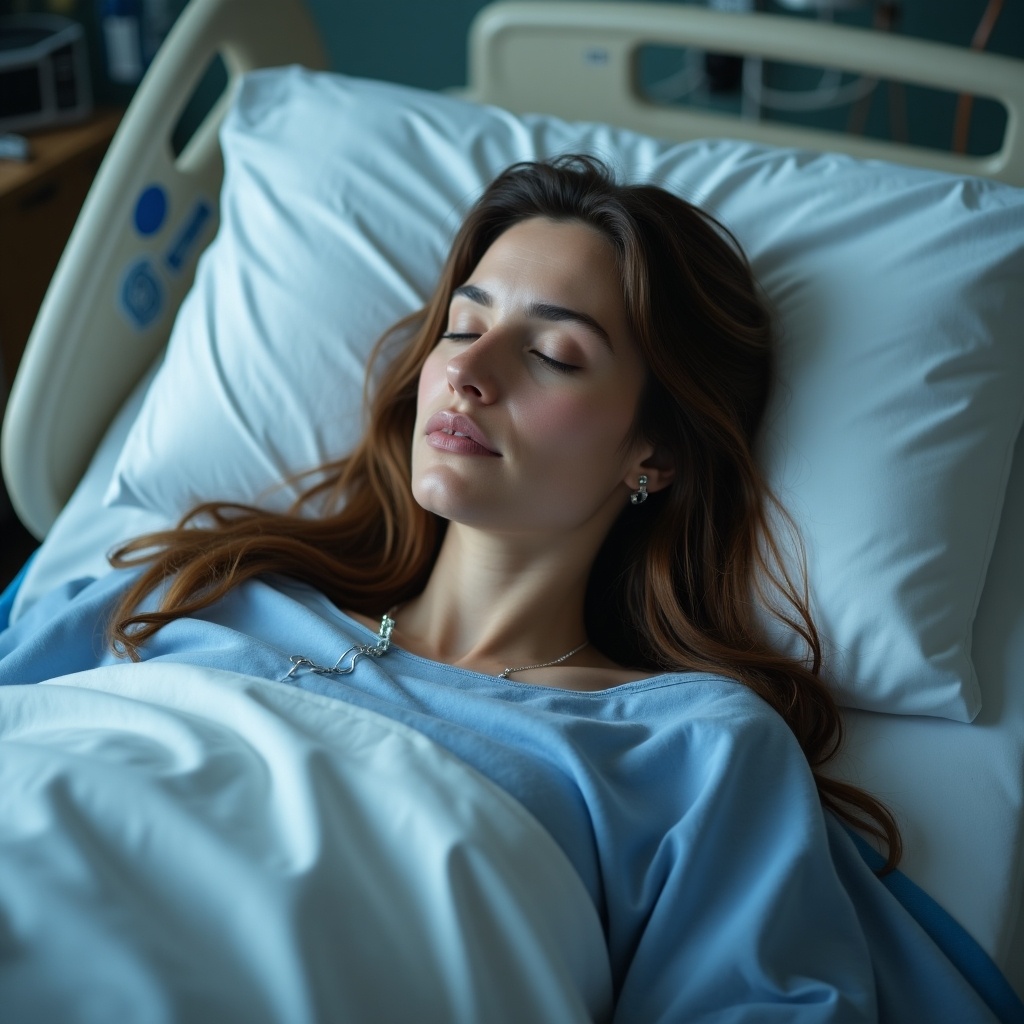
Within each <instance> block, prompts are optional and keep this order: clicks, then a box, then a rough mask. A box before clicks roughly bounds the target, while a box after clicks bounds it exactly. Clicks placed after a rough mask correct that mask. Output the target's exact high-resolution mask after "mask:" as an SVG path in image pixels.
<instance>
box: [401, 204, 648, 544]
mask: <svg viewBox="0 0 1024 1024" xmlns="http://www.w3.org/2000/svg"><path fill="white" fill-rule="evenodd" d="M644 377H645V368H644V365H643V362H642V360H641V357H640V355H639V353H638V352H637V350H636V348H635V345H634V343H633V340H632V338H631V337H630V332H629V327H628V324H627V322H626V313H625V309H624V304H623V300H622V293H621V288H620V284H619V275H618V270H617V267H616V261H615V255H614V251H613V249H612V247H611V244H610V243H609V242H608V241H607V240H606V239H605V238H604V236H603V235H601V234H600V233H598V232H597V231H595V230H594V229H592V228H590V227H588V226H586V225H584V224H582V223H580V222H577V221H550V220H546V219H541V218H534V219H531V220H527V221H523V222H521V223H519V224H516V225H514V226H513V227H511V228H509V229H508V230H507V231H506V232H505V233H504V234H502V235H501V236H500V237H499V238H498V239H497V241H495V242H494V244H493V245H492V246H491V247H490V248H489V249H488V250H487V252H486V253H485V254H484V256H483V258H482V259H481V260H480V262H479V264H478V265H477V266H476V268H475V269H474V270H473V272H472V273H471V274H470V276H469V279H468V280H467V281H466V282H465V283H464V284H463V285H462V286H461V287H459V288H457V289H456V291H455V294H454V295H453V297H452V300H451V307H450V310H449V317H448V327H447V331H446V333H445V334H444V335H443V336H442V338H441V339H440V341H439V342H438V343H437V346H436V347H435V348H434V350H433V351H432V352H431V354H430V356H429V357H428V358H427V361H426V363H425V364H424V366H423V370H422V371H421V373H420V381H419V396H418V404H417V415H416V428H415V434H414V438H413V451H412V487H413V494H414V496H415V498H416V500H417V501H418V502H419V503H420V504H421V505H422V506H423V507H424V508H426V509H428V510H430V511H433V512H436V513H437V514H438V515H440V516H443V517H444V518H446V519H450V520H452V521H455V522H461V523H466V524H469V525H474V526H478V527H481V528H488V529H494V530H500V531H506V532H517V533H518V532H522V531H547V532H552V531H554V532H558V531H566V530H573V529H576V528H578V527H580V526H581V525H583V524H586V523H594V524H596V527H597V528H598V529H600V530H602V531H605V530H606V529H607V528H608V527H609V526H610V524H611V522H612V521H613V520H614V518H615V516H616V515H618V513H619V511H620V510H621V509H622V508H623V506H624V505H625V504H626V503H627V502H628V500H629V498H628V496H629V491H630V490H631V489H633V488H635V487H636V483H637V477H638V475H639V473H640V472H641V471H642V470H641V469H640V468H638V467H639V463H640V462H641V461H642V460H643V459H644V458H646V457H647V456H648V455H649V454H650V448H649V447H647V448H646V449H645V448H644V447H643V446H639V447H638V446H632V447H629V446H627V445H626V444H625V441H626V438H627V436H628V434H629V433H630V427H631V425H632V423H633V420H634V416H635V414H636V409H637V402H638V400H639V396H640V392H641V389H642V387H643V383H644ZM602 536H603V532H602Z"/></svg>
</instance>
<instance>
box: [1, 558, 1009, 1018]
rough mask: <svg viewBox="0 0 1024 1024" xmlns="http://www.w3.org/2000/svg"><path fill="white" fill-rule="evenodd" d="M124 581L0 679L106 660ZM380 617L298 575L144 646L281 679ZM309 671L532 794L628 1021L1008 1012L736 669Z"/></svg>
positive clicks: (66, 614)
mask: <svg viewBox="0 0 1024 1024" xmlns="http://www.w3.org/2000/svg"><path fill="white" fill-rule="evenodd" d="M127 581H128V576H127V575H126V574H125V573H111V574H110V575H109V576H107V577H105V578H103V579H101V580H99V581H95V582H91V581H82V582H80V583H78V584H73V585H70V586H68V587H66V588H63V590H62V591H60V592H58V593H55V594H53V595H51V596H50V597H49V598H46V599H44V600H42V601H41V602H39V603H38V604H37V605H35V606H34V607H33V608H31V609H30V610H29V612H28V613H27V614H26V615H25V616H23V617H22V618H21V619H20V620H19V621H18V622H17V623H15V625H14V626H12V627H11V628H10V629H8V630H7V631H6V632H5V633H3V634H0V684H5V683H31V682H37V681H40V680H43V679H48V678H53V677H55V676H59V675H63V674H66V673H69V672H76V671H81V670H84V669H89V668H93V667H95V666H96V665H98V664H102V663H109V662H111V661H112V660H113V659H112V656H111V655H110V654H109V652H108V651H107V650H106V648H105V641H104V636H103V627H104V623H105V621H106V615H107V613H108V611H109V606H110V602H111V601H112V599H113V598H115V597H116V595H117V593H118V592H119V591H120V589H121V588H122V587H123V586H124V585H125V584H126V582H127ZM372 640H373V635H372V634H371V633H370V632H369V631H368V630H366V629H365V628H364V627H362V626H361V625H360V624H358V623H356V622H355V621H353V620H352V619H350V618H349V617H347V616H345V615H343V614H342V613H341V612H339V611H338V610H337V609H336V608H335V607H334V606H333V605H332V604H331V603H330V602H329V601H327V600H326V598H324V597H323V596H322V595H320V594H318V593H316V592H315V591H314V590H312V589H310V588H308V587H306V586H303V585H301V584H298V583H295V582H291V581H286V580H284V579H280V578H275V579H274V580H273V581H272V583H271V582H253V583H249V584H245V585H244V586H242V587H240V588H238V589H236V590H235V591H234V592H233V593H232V594H230V595H229V596H228V597H227V598H226V599H225V600H223V601H222V602H220V603H219V604H218V605H216V606H215V607H213V608H211V609H208V610H207V611H206V612H205V613H204V614H203V615H202V616H201V617H197V618H192V619H185V620H180V621H178V622H175V623H173V624H171V625H169V626H168V627H166V628H165V629H163V630H162V631H161V632H160V633H158V634H157V636H156V637H155V638H153V640H151V641H150V642H149V643H148V644H147V645H146V646H145V648H143V654H144V657H145V658H146V659H147V660H150V659H167V660H172V661H176V662H185V663H192V664H199V665H204V666H209V667H214V668H221V669H228V670H233V671H237V672H243V673H246V674H249V675H255V676H260V677H264V678H267V679H272V680H282V679H283V678H284V677H285V676H286V674H287V673H288V671H289V669H290V668H291V664H290V662H289V656H290V655H293V654H301V655H304V656H305V657H308V658H310V659H312V660H313V661H314V662H315V663H317V664H319V665H332V664H334V662H335V660H336V659H337V657H338V655H339V653H340V651H341V650H342V649H344V648H345V647H347V646H349V644H350V643H353V642H361V643H366V642H372ZM282 685H295V686H300V687H303V688H305V689H309V690H312V691H315V692H317V693H321V694H325V695H327V696H330V697H334V698H337V699H338V700H343V701H349V702H351V703H352V704H356V705H359V706H362V707H365V708H368V709H370V710H372V711H376V712H379V713H383V714H385V715H387V716H390V717H391V718H393V719H397V720H399V721H401V722H403V723H405V724H407V725H409V726H411V727H413V728H415V729H418V730H419V731H421V732H422V733H424V734H426V735H427V736H428V737H430V738H431V739H433V740H434V741H435V742H437V743H439V744H441V745H442V746H444V747H445V748H447V749H448V750H449V751H451V752H452V753H454V754H455V755H457V756H458V757H460V758H461V759H463V760H464V761H465V762H467V763H468V764H470V765H471V766H472V767H473V768H475V769H477V770H478V771H480V772H481V773H483V774H484V775H485V776H487V777H488V778H489V779H491V780H492V781H493V782H495V783H497V784H498V785H499V786H501V787H502V788H503V789H505V790H506V791H507V792H508V793H510V794H511V795H512V796H514V797H515V798H516V799H517V800H518V801H520V803H521V804H523V805H524V806H525V807H526V808H527V809H528V810H529V811H530V812H531V813H532V814H533V815H534V817H535V818H537V819H538V820H539V821H540V822H541V823H542V824H543V825H544V826H545V827H546V828H547V830H548V831H549V832H550V834H551V835H552V836H553V837H554V839H555V840H556V841H557V842H558V843H559V845H560V846H561V848H562V849H563V850H564V851H565V853H566V854H567V856H568V857H569V859H570V861H571V862H572V864H573V865H574V866H575V868H576V870H577V872H578V873H579V876H580V878H581V879H582V880H583V883H584V885H585V886H586V888H587V890H588V892H589V893H590V895H591V898H592V899H593V901H594V904H595V906H596V908H597V910H598V913H599V915H600V918H601V920H602V922H603V925H604V928H605V934H606V939H607V944H608V949H609V955H610V962H611V965H612V972H613V981H614V985H615V994H616V1007H617V1011H616V1021H619V1022H621V1024H648V1022H655V1021H658V1022H662V1021H664V1022H668V1021H678V1022H684V1021H685V1022H687V1024H691V1022H697V1021H701V1022H705V1021H707V1022H711V1021H714V1022H747V1021H749V1022H757V1024H767V1022H772V1021H799V1022H825V1021H830V1022H840V1021H843V1022H846V1021H850V1022H852V1021H874V1020H882V1021H889V1022H893V1024H914V1022H931V1024H940V1022H949V1024H967V1022H978V1024H981V1022H985V1021H992V1020H995V1019H996V1017H995V1016H993V1015H992V1014H991V1013H990V1011H989V1010H988V1009H987V1007H986V1006H985V1004H984V1003H983V1002H982V1001H981V1000H980V998H979V997H978V995H977V993H976V992H975V990H974V989H973V988H972V987H971V986H970V985H969V984H968V983H967V982H966V981H965V979H964V977H963V976H962V975H961V974H960V973H959V972H958V971H957V970H956V968H955V967H954V966H953V965H952V964H951V962H950V961H949V960H948V959H946V957H945V956H944V955H943V954H942V953H941V952H940V950H939V949H938V948H937V947H936V946H935V945H934V943H933V942H932V940H931V939H930V938H929V937H928V936H927V935H926V934H925V932H924V931H922V929H921V928H920V927H919V926H918V924H917V923H916V922H915V921H914V919H913V918H912V917H911V916H910V915H909V914H908V913H907V912H906V911H905V910H904V908H903V907H902V906H901V905H900V904H899V903H898V902H897V900H896V899H895V898H894V897H893V896H892V895H891V894H890V893H889V892H888V891H887V889H886V888H885V887H884V886H883V885H882V884H881V883H880V882H879V881H878V879H877V878H876V877H875V876H874V875H873V874H872V873H871V871H870V870H869V868H868V867H867V866H866V864H865V863H864V861H863V859H862V858H861V856H860V854H859V853H858V852H857V850H856V848H855V846H854V845H853V843H852V841H851V839H850V837H849V835H848V834H847V832H846V831H845V830H844V828H843V827H841V826H840V825H839V824H838V822H837V821H836V820H835V819H833V818H832V816H831V815H829V814H827V813H823V811H822V809H821V806H820V803H819V800H818V796H817V792H816V790H815V786H814V782H813V779H812V777H811V774H810V771H809V769H808V767H807V763H806V761H805V758H804V756H803V754H802V753H801V751H800V748H799V746H798V745H797V743H796V741H795V739H794V737H793V736H792V734H791V733H790V731H789V729H788V728H787V726H786V725H785V724H784V722H783V721H782V719H781V718H779V716H778V715H777V714H776V713H775V712H774V711H772V710H771V709H770V708H769V707H768V706H767V705H766V704H764V703H763V702H762V701H761V700H760V699H759V698H758V697H756V696H755V695H754V694H753V693H751V692H750V691H749V690H747V689H746V688H745V687H743V686H742V685H740V684H738V683H736V682H734V681H731V680H728V679H724V678H721V677H717V676H713V675H706V674H699V673H688V674H666V675H661V676H657V677H654V678H651V679H647V680H644V681H641V682H636V683H630V684H626V685H623V686H619V687H615V688H614V689H611V690H607V691H603V692H598V693H581V692H567V691H564V690H559V689H553V688H549V687H544V686H537V685H530V684H525V683H520V682H516V681H513V680H501V679H497V678H494V677H490V676H484V675H480V674H478V673H475V672H471V671H467V670H464V669H459V668H453V667H450V666H446V665H442V664H438V663H435V662H431V661H427V660H425V659H422V658H419V657H416V656H415V655H412V654H409V653H407V652H405V651H402V650H400V649H395V648H393V649H392V651H391V652H389V653H388V655H387V656H386V657H384V658H382V659H380V660H379V661H370V660H369V659H363V660H362V661H361V662H360V663H359V666H358V668H357V670H356V671H355V672H353V673H352V674H351V675H348V676H345V677H324V676H319V675H315V674H313V673H310V672H308V671H304V672H300V673H298V674H296V675H295V676H294V677H293V678H292V679H291V680H288V681H287V682H285V683H282Z"/></svg>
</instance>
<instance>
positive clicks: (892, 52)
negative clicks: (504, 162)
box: [464, 0, 1024, 185]
mask: <svg viewBox="0 0 1024 1024" xmlns="http://www.w3.org/2000/svg"><path fill="white" fill-rule="evenodd" d="M651 43H657V44H658V45H671V46H675V45H678V46H681V47H694V48H696V49H700V50H703V51H705V52H710V53H728V54H735V55H738V56H746V57H760V58H764V59H768V60H773V59H774V60H783V61H788V62H792V63H797V64H803V65H807V66H810V67H821V68H835V69H841V70H844V71H849V72H853V73H859V74H862V75H865V76H869V77H872V78H879V79H888V80H891V81H898V82H907V83H914V84H918V85H925V86H931V87H933V88H938V89H944V90H948V91H952V92H958V93H967V94H970V95H974V96H984V97H989V98H992V99H996V100H998V101H1000V102H1001V103H1002V104H1003V105H1004V106H1005V107H1006V111H1007V123H1006V130H1005V133H1004V137H1003V143H1002V146H1001V148H1000V149H999V150H998V151H997V152H996V153H993V154H991V155H990V156H985V157H971V156H964V155H960V154H954V153H944V152H941V151H938V150H933V149H925V148H923V147H918V146H908V145H904V144H897V143H892V142H886V141H884V140H875V139H867V138H864V137H861V136H856V135H846V134H842V133H839V132H830V131H825V130H819V129H811V128H803V127H795V126H793V125H789V124H783V123H780V122H769V121H754V120H740V119H739V118H738V117H736V116H730V115H728V114H722V113H710V112H706V111H698V110H695V109H693V108H687V107H682V106H679V107H671V108H670V107H665V106H659V105H655V104H653V103H651V102H650V101H648V100H646V99H645V98H644V97H643V96H642V95H641V93H640V91H639V89H638V88H637V80H636V70H635V69H636V62H637V53H638V51H639V50H640V48H641V47H642V46H644V45H647V44H651ZM464 95H466V96H467V98H469V99H474V100H478V101H480V102H483V103H494V104H497V105H499V106H502V107H506V108H508V109H510V110H513V111H515V112H516V113H527V112H543V113H549V114H556V115H559V116H561V117H565V118H567V119H570V120H587V121H603V122H607V123H610V124H617V125H620V126H623V127H628V128H633V129H635V130H637V131H641V132H644V133H646V134H648V135H654V136H658V137H660V138H667V139H677V140H679V141H686V140H689V139H694V138H704V137H708V136H725V137H733V138H746V139H752V140H754V141H759V142H764V143H768V144H771V145H779V146H797V147H801V148H808V149H814V150H835V151H838V152H846V153H850V154H852V155H854V156H858V157H877V158H881V159H885V160H892V161H895V162H897V163H904V164H911V165H915V166H922V167H931V168H934V169H937V170H944V171H950V172H953V173H961V174H975V175H983V176H986V177H991V178H997V179H1000V180H1002V181H1006V182H1009V183H1011V184H1014V185H1024V143H1022V140H1021V137H1020V124H1021V115H1022V113H1024V61H1021V60H1015V59H1013V58H1010V57H1002V56H998V55H995V54H990V53H978V52H973V51H971V50H968V49H964V48H960V47H955V46H949V45H946V44H943V43H934V42H927V41H923V40H919V39H909V38H907V37H905V36H897V35H889V34H886V33H882V32H875V31H870V30H868V29H859V28H851V27H847V26H841V25H836V24H831V23H827V22H815V21H808V20H804V19H800V18H793V17H790V16H787V15H779V14H764V13H756V12H755V13H749V14H736V13H728V12H722V11H715V10H708V9H706V8H702V7H698V6H695V5H693V4H672V5H668V4H649V3H648V4H643V3H637V4H634V3H587V4H580V3H574V2H547V0H543V2H529V0H510V2H500V3H495V4H492V5H491V6H489V7H487V8H485V9H484V10H483V11H481V12H480V14H478V15H477V17H476V19H475V21H474V23H473V26H472V29H471V31H470V53H469V84H468V89H467V91H466V93H465V94H464Z"/></svg>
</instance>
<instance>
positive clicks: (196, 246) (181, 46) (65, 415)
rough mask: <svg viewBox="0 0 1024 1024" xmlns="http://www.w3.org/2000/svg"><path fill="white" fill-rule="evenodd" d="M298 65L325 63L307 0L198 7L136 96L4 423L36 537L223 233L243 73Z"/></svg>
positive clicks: (85, 210) (12, 473) (6, 457)
mask: <svg viewBox="0 0 1024 1024" xmlns="http://www.w3.org/2000/svg"><path fill="white" fill-rule="evenodd" d="M217 55H219V56H220V58H221V60H222V62H223V65H224V67H225V69H226V72H227V79H228V82H227V88H226V89H225V91H224V92H223V94H222V95H221V96H220V98H219V99H218V101H217V102H216V104H215V105H214V107H213V108H212V109H211V110H210V111H209V113H208V114H207V115H206V117H205V118H204V119H203V121H202V123H201V124H200V125H199V127H198V128H197V129H196V131H195V132H194V134H193V135H192V137H191V138H190V139H189V141H188V142H187V144H186V145H185V146H184V148H183V149H181V151H180V153H179V154H178V155H177V156H175V155H174V149H173V148H172V133H173V132H174V130H175V127H176V125H177V124H178V121H179V119H180V117H181V114H182V112H183V111H184V109H185V107H186V104H187V103H188V101H189V99H190V97H191V96H192V94H193V92H194V91H195V89H196V87H197V85H198V84H199V83H200V81H201V79H202V77H203V75H204V73H205V72H206V70H207V68H208V67H209V66H210V64H211V62H212V61H213V60H214V58H215V57H216V56H217ZM292 62H297V63H302V64H305V65H306V66H308V67H314V68H318V67H324V66H326V58H325V56H324V52H323V49H322V47H321V45H320V42H319V39H318V37H317V33H316V30H315V28H314V25H313V23H312V21H311V20H310V18H309V15H308V14H307V12H306V11H305V8H304V7H303V6H302V4H301V3H300V2H299V0H191V2H190V3H189V5H188V6H187V7H186V9H185V11H184V12H183V13H182V15H181V17H180V18H179V19H178V21H177V22H176V24H175V25H174V27H173V29H172V30H171V33H170V34H169V36H168V38H167V40H166V41H165V43H164V45H163V46H162V47H161V48H160V51H159V52H158V53H157V56H156V58H155V60H154V61H153V64H152V65H151V67H150V68H149V70H148V72H147V73H146V76H145V78H144V79H143V81H142V83H141V84H140V86H139V88H138V90H137V91H136V94H135V96H134V98H133V99H132V102H131V104H130V105H129V107H128V110H127V111H126V113H125V116H124V118H123V120H122V122H121V124H120V126H119V128H118V130H117V132H116V134H115V135H114V138H113V141H112V142H111V145H110V148H109V150H108V152H107V155H106V158H105V159H104V161H103V164H102V165H101V167H100V169H99V172H98V173H97V175H96V178H95V181H94V182H93V186H92V189H91V190H90V192H89V195H88V196H87V198H86V201H85V204H84V205H83V207H82V211H81V214H80V215H79V218H78V221H77V223H76V224H75V227H74V230H73V231H72V233H71V237H70V239H69V240H68V244H67V247H66V249H65V251H64V253H63V255H62V257H61V260H60V263H59V264H58V266H57V270H56V272H55V273H54V276H53V279H52V281H51V283H50V287H49V290H48V291H47V293H46V297H45V299H44V300H43V304H42V307H41V308H40V311H39V315H38V317H37V319H36V323H35V326H34V328H33V330H32V334H31V336H30V337H29V341H28V345H27V346H26V349H25V354H24V356H23V359H22V362H21V365H20V367H19V370H18V374H17V377H16V379H15V381H14V384H13V387H12V389H11V395H10V400H9V402H8V407H7V413H6V416H5V419H4V429H3V439H2V457H3V472H4V477H5V480H6V483H7V488H8V492H9V493H10V496H11V500H12V503H13V504H14V507H15V510H16V511H17V513H18V515H19V517H20V518H21V520H22V521H23V522H24V523H25V525H26V526H27V527H28V528H29V529H30V530H31V531H32V532H33V533H34V534H35V535H36V536H37V537H42V536H43V535H44V534H45V533H46V532H47V530H48V529H49V527H50V525H51V524H52V522H53V520H54V519H55V518H56V516H57V513H58V512H59V511H60V509H61V508H62V507H63V505H64V503H65V502H66V501H67V499H68V497H69V496H70V494H71V491H72V490H73V489H74V486H75V484H76V483H77V481H78V480H79V478H80V477H81V474H82V472H83V471H84V469H85V467H86V465H87V464H88V460H89V458H90V456H91V455H92V453H93V451H94V450H95V447H96V444H97V443H98V441H99V439H100V437H101V436H102V434H103V431H104V430H105V428H106V426H107V424H108V423H109V422H110V420H111V419H112V418H113V416H114V414H115V413H116V411H117V409H118V408H119V407H120V404H121V402H122V401H123V400H124V398H125V396H126V395H127V394H128V392H129V391H130V390H131V388H132V386H133V385H134V384H135V382H136V381H137V380H138V379H139V377H140V376H141V375H142V373H143V372H144V370H145V369H146V368H147V367H148V366H150V365H151V364H152V361H153V359H154V358H155V356H156V355H157V353H158V352H159V350H160V349H161V347H162V346H163V345H164V344H165V342H166V340H167V337H168V335H169V334H170V330H171V325H172V323H173V320H174V315H175V312H176V311H177V308H178V305H179V304H180V302H181V299H182V298H183V297H184V295H185V292H186V291H187V290H188V287H189V285H190V284H191V282H192V279H193V276H194V273H195V266H196V261H197V260H198V257H199V254H200V251H201V250H202V249H203V248H204V247H205V245H206V244H207V243H208V242H209V240H210V238H212V237H213V234H214V233H215V229H216V226H217V222H218V206H217V200H218V194H219V191H220V181H221V177H222V173H223V167H222V162H221V154H220V147H219V145H218V140H217V130H218V128H219V125H220V122H221V120H222V119H223V116H224V114H225V112H226V110H227V108H228V106H229V104H230V100H231V96H232V95H233V92H234V89H235V87H236V85H237V82H238V78H239V76H240V75H241V74H243V73H244V72H246V71H249V70H252V69H254V68H259V67H265V66H273V65H278V64H287V63H292Z"/></svg>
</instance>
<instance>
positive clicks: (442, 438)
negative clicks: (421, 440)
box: [424, 409, 501, 458]
mask: <svg viewBox="0 0 1024 1024" xmlns="http://www.w3.org/2000/svg"><path fill="white" fill-rule="evenodd" d="M424 433H426V435H427V439H428V441H429V442H430V444H431V445H433V447H435V448H443V449H445V450H446V451H453V452H460V453H462V454H465V455H493V456H496V457H497V458H501V452H499V451H497V450H496V449H495V447H494V445H493V444H492V443H491V442H490V440H489V439H488V437H487V435H486V434H485V433H484V432H483V431H482V430H481V429H480V428H479V427H478V426H477V425H476V424H475V423H474V422H473V421H472V420H471V419H470V418H469V417H468V416H465V415H463V414H462V413H459V412H452V411H451V410H450V409H444V410H442V411H441V412H435V413H434V415H433V416H431V417H430V419H428V420H427V426H426V429H425V431H424Z"/></svg>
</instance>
